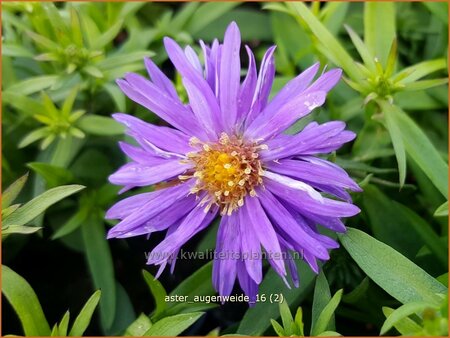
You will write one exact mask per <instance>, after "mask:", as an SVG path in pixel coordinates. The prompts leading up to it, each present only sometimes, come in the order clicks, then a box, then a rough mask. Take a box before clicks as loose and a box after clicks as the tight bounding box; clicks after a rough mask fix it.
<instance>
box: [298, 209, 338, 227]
mask: <svg viewBox="0 0 450 338" xmlns="http://www.w3.org/2000/svg"><path fill="white" fill-rule="evenodd" d="M301 213H302V215H303V216H304V217H306V218H307V219H308V220H310V221H312V222H314V223H316V224H319V225H321V226H324V227H325V228H328V229H330V230H333V231H336V232H345V231H346V230H347V229H346V228H345V225H344V223H342V221H341V220H340V219H339V218H337V217H327V216H321V215H316V214H313V213H310V212H308V211H306V210H302V211H301Z"/></svg>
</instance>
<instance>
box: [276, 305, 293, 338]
mask: <svg viewBox="0 0 450 338" xmlns="http://www.w3.org/2000/svg"><path fill="white" fill-rule="evenodd" d="M279 308H280V316H281V321H282V323H283V327H284V332H285V334H286V335H287V336H290V335H292V334H293V332H292V324H293V323H294V318H292V314H291V310H290V309H289V305H288V304H287V302H286V298H285V297H283V301H282V302H280V303H279Z"/></svg>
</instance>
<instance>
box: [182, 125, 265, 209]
mask: <svg viewBox="0 0 450 338" xmlns="http://www.w3.org/2000/svg"><path fill="white" fill-rule="evenodd" d="M191 146H193V147H195V148H198V151H196V152H192V153H189V154H188V155H187V156H188V158H189V160H188V161H191V162H193V164H194V171H193V172H192V173H191V175H183V176H180V179H188V178H191V177H195V178H196V179H197V180H196V185H195V187H194V188H192V189H191V193H199V192H201V191H206V192H207V193H208V194H207V196H206V197H205V198H204V199H203V200H202V201H201V203H204V204H207V206H206V210H209V208H210V207H211V205H212V204H216V205H218V206H219V207H220V209H221V214H222V215H224V214H228V215H230V214H231V213H232V212H233V211H234V210H235V209H237V208H239V207H241V206H242V205H243V204H244V197H245V196H246V195H247V194H249V195H250V196H255V195H256V192H255V187H256V186H257V185H259V184H261V183H262V178H261V175H262V168H261V161H260V160H259V159H258V157H259V155H258V149H262V148H264V147H266V146H265V145H257V144H256V143H246V142H245V141H244V140H242V139H241V138H238V137H236V136H231V137H230V136H228V135H227V134H225V133H222V135H221V137H220V139H219V141H218V142H217V143H202V142H200V141H199V140H198V139H195V138H192V139H191Z"/></svg>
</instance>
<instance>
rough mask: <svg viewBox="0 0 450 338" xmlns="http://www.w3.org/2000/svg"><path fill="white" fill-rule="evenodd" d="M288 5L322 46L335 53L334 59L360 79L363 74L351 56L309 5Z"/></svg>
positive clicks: (298, 3) (351, 74) (290, 3)
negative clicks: (312, 11)
mask: <svg viewBox="0 0 450 338" xmlns="http://www.w3.org/2000/svg"><path fill="white" fill-rule="evenodd" d="M287 6H288V7H290V8H292V9H293V10H294V11H295V12H296V13H297V15H298V16H300V17H301V18H302V19H303V20H304V21H305V22H306V24H307V25H308V26H309V28H310V29H311V31H312V32H313V34H314V35H315V37H316V38H317V39H318V40H319V41H320V43H321V44H322V46H325V47H326V49H327V50H328V51H329V52H330V53H331V54H332V55H333V59H334V60H335V61H336V63H337V65H338V66H341V67H342V68H343V69H344V71H345V72H346V73H347V75H348V76H349V77H350V78H351V79H352V80H354V81H358V80H360V79H361V78H362V77H363V76H362V74H361V72H360V70H359V69H358V68H357V66H356V64H355V62H354V61H353V59H352V58H351V56H350V55H349V54H348V53H347V51H346V50H345V48H344V47H343V46H342V45H341V44H340V43H339V41H338V40H336V38H335V37H334V36H333V34H331V33H330V32H329V31H328V29H327V28H326V27H325V26H324V25H323V24H322V23H321V22H320V21H319V20H318V19H317V18H316V17H315V16H314V15H313V14H312V13H311V11H310V10H309V9H308V7H307V6H306V5H305V4H304V3H302V2H288V3H287Z"/></svg>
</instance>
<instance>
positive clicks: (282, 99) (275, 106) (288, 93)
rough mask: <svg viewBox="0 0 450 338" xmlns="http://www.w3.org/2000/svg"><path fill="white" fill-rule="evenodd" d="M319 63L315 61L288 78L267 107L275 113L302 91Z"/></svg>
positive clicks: (315, 72)
mask: <svg viewBox="0 0 450 338" xmlns="http://www.w3.org/2000/svg"><path fill="white" fill-rule="evenodd" d="M319 66H320V65H319V63H315V64H314V65H312V66H311V67H309V68H308V69H306V70H305V71H303V72H302V73H301V74H300V75H298V76H297V77H295V78H294V79H292V80H290V81H289V82H288V83H287V84H286V85H285V86H284V87H283V88H282V89H281V90H280V91H279V92H278V94H277V95H275V97H274V98H273V99H272V101H270V103H269V105H268V106H267V109H268V110H270V111H272V112H274V113H276V112H277V111H278V110H279V109H280V108H281V107H282V106H283V105H284V104H285V103H286V102H287V101H289V100H292V99H293V98H294V97H295V96H297V95H299V94H300V93H302V92H303V91H304V90H305V89H306V88H308V86H309V84H310V83H311V81H312V80H313V79H314V76H316V74H317V71H318V70H319Z"/></svg>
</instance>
